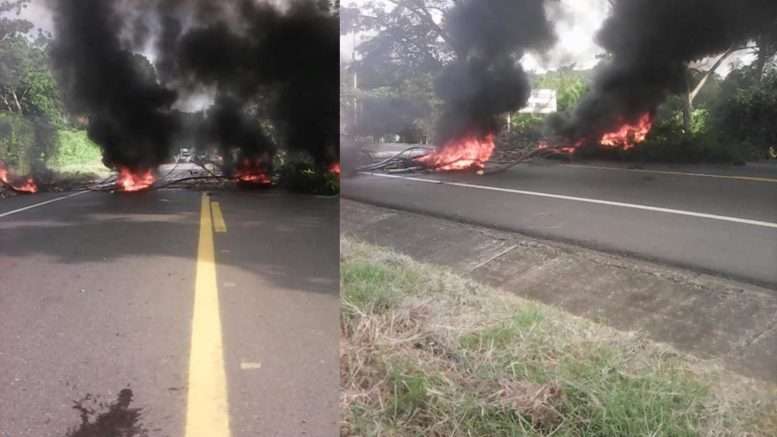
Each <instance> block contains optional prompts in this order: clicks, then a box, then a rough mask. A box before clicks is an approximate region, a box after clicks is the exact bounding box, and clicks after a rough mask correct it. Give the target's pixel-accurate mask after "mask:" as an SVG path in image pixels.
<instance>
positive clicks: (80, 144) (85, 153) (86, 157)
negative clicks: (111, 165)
mask: <svg viewBox="0 0 777 437" xmlns="http://www.w3.org/2000/svg"><path fill="white" fill-rule="evenodd" d="M57 143H58V144H57V148H56V151H55V152H54V154H53V156H51V158H49V161H48V162H47V164H48V165H49V166H53V167H67V166H70V165H79V164H86V163H94V162H99V161H100V160H101V159H102V154H101V152H100V146H98V145H97V144H95V143H94V142H93V141H92V140H90V139H89V137H88V136H87V134H86V131H83V130H71V129H61V130H59V131H58V132H57Z"/></svg>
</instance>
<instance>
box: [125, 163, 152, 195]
mask: <svg viewBox="0 0 777 437" xmlns="http://www.w3.org/2000/svg"><path fill="white" fill-rule="evenodd" d="M154 180H155V178H154V174H153V172H152V171H151V170H150V169H149V170H139V171H137V172H133V171H132V170H130V169H129V168H127V167H121V168H120V169H119V176H118V178H117V179H116V186H117V187H119V190H120V191H140V190H145V189H146V188H149V187H150V186H151V185H153V184H154Z"/></svg>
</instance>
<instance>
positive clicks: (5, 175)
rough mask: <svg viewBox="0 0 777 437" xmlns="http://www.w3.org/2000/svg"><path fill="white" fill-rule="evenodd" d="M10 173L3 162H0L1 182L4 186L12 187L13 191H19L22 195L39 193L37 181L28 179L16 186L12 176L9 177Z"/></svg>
mask: <svg viewBox="0 0 777 437" xmlns="http://www.w3.org/2000/svg"><path fill="white" fill-rule="evenodd" d="M9 174H10V173H9V171H8V169H7V168H6V167H5V164H4V163H3V162H0V181H2V182H3V183H4V184H6V185H8V186H9V187H11V189H12V190H14V191H18V192H20V193H37V192H38V185H37V184H36V183H35V180H34V179H33V178H31V177H28V178H27V179H25V180H24V182H22V183H21V184H16V183H13V182H12V180H11V179H12V178H11V176H9Z"/></svg>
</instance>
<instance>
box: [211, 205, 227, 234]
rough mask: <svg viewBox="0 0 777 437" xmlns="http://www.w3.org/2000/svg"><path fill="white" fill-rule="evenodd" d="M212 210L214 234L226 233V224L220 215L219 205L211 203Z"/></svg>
mask: <svg viewBox="0 0 777 437" xmlns="http://www.w3.org/2000/svg"><path fill="white" fill-rule="evenodd" d="M210 205H211V208H212V209H213V229H215V230H216V232H227V224H226V222H224V215H223V214H221V205H219V203H218V202H211V204H210Z"/></svg>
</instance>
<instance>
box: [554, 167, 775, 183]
mask: <svg viewBox="0 0 777 437" xmlns="http://www.w3.org/2000/svg"><path fill="white" fill-rule="evenodd" d="M565 165H566V166H567V167H577V168H591V169H595V170H614V171H626V172H629V171H630V172H635V173H655V174H664V175H675V176H696V177H702V178H716V179H734V180H740V181H751V182H772V183H777V178H767V177H758V176H736V175H721V174H711V173H695V172H682V171H671V170H648V169H640V168H619V167H607V166H602V165H585V164H565Z"/></svg>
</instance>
